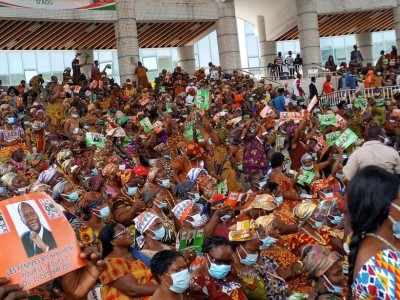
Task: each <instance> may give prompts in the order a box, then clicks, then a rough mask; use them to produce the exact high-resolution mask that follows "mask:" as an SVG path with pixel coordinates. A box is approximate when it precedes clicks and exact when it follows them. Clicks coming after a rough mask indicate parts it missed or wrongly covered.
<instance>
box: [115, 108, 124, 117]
mask: <svg viewBox="0 0 400 300" xmlns="http://www.w3.org/2000/svg"><path fill="white" fill-rule="evenodd" d="M123 117H125V114H124V113H123V112H122V111H120V110H118V111H116V112H115V118H116V119H122V118H123Z"/></svg>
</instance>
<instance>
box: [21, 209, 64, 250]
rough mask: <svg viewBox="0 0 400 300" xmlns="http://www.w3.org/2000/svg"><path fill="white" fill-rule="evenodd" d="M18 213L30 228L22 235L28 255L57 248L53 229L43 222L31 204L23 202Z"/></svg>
mask: <svg viewBox="0 0 400 300" xmlns="http://www.w3.org/2000/svg"><path fill="white" fill-rule="evenodd" d="M18 213H19V215H20V217H21V221H22V222H23V223H24V224H25V226H26V227H28V229H29V230H28V231H26V232H24V233H23V234H22V235H21V237H20V238H21V241H22V244H23V245H24V248H25V252H26V254H27V256H28V257H32V256H35V255H38V254H40V253H43V252H47V251H49V250H51V249H54V248H57V244H56V242H55V240H54V237H53V235H52V233H51V231H50V230H48V229H47V228H45V227H44V226H43V225H42V224H41V222H40V219H39V216H38V214H37V213H36V211H35V210H34V209H33V207H32V206H31V205H30V204H28V203H26V202H21V203H20V204H19V206H18Z"/></svg>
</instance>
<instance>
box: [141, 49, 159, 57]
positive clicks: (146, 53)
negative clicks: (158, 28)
mask: <svg viewBox="0 0 400 300" xmlns="http://www.w3.org/2000/svg"><path fill="white" fill-rule="evenodd" d="M139 53H140V57H146V56H147V57H149V56H157V50H156V49H143V50H139Z"/></svg>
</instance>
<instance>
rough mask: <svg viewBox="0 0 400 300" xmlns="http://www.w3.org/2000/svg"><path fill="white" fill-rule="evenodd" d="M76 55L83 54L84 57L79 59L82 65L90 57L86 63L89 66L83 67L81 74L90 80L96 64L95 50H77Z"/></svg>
mask: <svg viewBox="0 0 400 300" xmlns="http://www.w3.org/2000/svg"><path fill="white" fill-rule="evenodd" d="M76 53H82V55H81V56H79V57H78V59H79V63H80V64H83V63H84V62H85V60H86V55H88V56H89V57H88V59H87V62H86V63H87V64H88V65H86V66H83V67H81V73H82V74H85V76H86V78H90V74H91V72H92V65H93V62H94V54H93V49H81V50H75V54H76Z"/></svg>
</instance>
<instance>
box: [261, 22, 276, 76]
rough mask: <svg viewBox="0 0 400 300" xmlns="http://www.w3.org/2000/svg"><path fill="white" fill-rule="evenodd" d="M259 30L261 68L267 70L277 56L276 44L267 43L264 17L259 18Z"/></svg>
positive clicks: (273, 42)
mask: <svg viewBox="0 0 400 300" xmlns="http://www.w3.org/2000/svg"><path fill="white" fill-rule="evenodd" d="M257 29H258V40H259V44H260V57H261V68H264V69H265V68H267V66H268V64H269V63H273V62H274V58H275V56H276V42H275V41H267V34H266V32H265V18H264V16H257Z"/></svg>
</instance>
